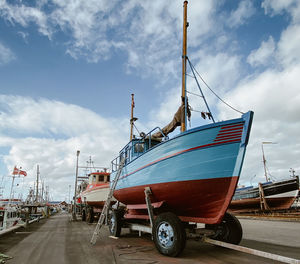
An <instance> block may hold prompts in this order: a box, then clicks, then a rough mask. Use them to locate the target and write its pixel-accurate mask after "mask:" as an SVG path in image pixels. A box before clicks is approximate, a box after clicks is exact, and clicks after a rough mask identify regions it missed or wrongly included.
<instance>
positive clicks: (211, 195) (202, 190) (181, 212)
mask: <svg viewBox="0 0 300 264" xmlns="http://www.w3.org/2000/svg"><path fill="white" fill-rule="evenodd" d="M237 181H238V177H237V176H235V177H226V178H215V179H205V180H192V181H181V182H167V183H158V184H150V185H143V186H136V187H131V188H124V189H120V190H115V191H114V197H115V198H116V199H117V200H118V201H120V202H121V203H124V204H126V205H129V204H144V203H145V194H144V189H145V187H150V188H151V191H152V196H151V202H152V203H154V202H160V201H164V202H165V204H166V208H164V207H162V208H160V209H161V210H164V211H171V212H174V213H175V214H176V215H178V216H179V217H180V218H181V219H182V220H183V221H193V222H198V223H207V224H215V223H219V222H220V221H221V220H222V217H223V215H224V214H225V212H226V210H227V208H228V205H229V203H230V201H231V199H232V196H233V194H234V191H235V188H236V185H237ZM160 209H158V210H159V212H161V210H160Z"/></svg>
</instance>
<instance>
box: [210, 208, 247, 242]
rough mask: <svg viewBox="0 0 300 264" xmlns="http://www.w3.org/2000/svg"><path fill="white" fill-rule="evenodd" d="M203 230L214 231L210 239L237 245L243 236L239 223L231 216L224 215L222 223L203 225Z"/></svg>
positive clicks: (228, 214)
mask: <svg viewBox="0 0 300 264" xmlns="http://www.w3.org/2000/svg"><path fill="white" fill-rule="evenodd" d="M205 228H207V229H210V230H214V231H215V234H214V235H213V236H211V238H212V239H215V240H219V241H223V242H227V243H231V244H235V245H238V244H239V243H240V242H241V240H242V236H243V229H242V226H241V223H240V221H239V220H238V219H237V218H236V217H235V216H234V215H232V214H230V213H225V215H224V217H223V219H222V222H221V223H220V224H215V225H205Z"/></svg>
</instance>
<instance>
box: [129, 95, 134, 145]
mask: <svg viewBox="0 0 300 264" xmlns="http://www.w3.org/2000/svg"><path fill="white" fill-rule="evenodd" d="M133 108H134V94H131V118H130V141H131V140H132V137H133V122H134V120H133Z"/></svg>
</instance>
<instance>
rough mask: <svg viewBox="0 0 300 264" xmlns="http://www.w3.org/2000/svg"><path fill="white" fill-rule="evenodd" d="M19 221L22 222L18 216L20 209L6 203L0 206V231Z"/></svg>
mask: <svg viewBox="0 0 300 264" xmlns="http://www.w3.org/2000/svg"><path fill="white" fill-rule="evenodd" d="M19 223H23V222H22V220H21V218H20V209H19V208H18V207H17V206H11V205H6V206H4V207H0V231H4V230H6V229H9V228H10V227H13V226H15V225H17V224H19Z"/></svg>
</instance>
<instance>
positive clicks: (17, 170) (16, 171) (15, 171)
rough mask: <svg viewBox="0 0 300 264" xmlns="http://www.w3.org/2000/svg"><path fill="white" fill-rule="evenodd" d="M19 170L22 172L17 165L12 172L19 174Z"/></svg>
mask: <svg viewBox="0 0 300 264" xmlns="http://www.w3.org/2000/svg"><path fill="white" fill-rule="evenodd" d="M19 172H20V170H19V169H18V168H17V167H16V166H15V167H14V170H13V173H12V174H13V175H17V174H19Z"/></svg>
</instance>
